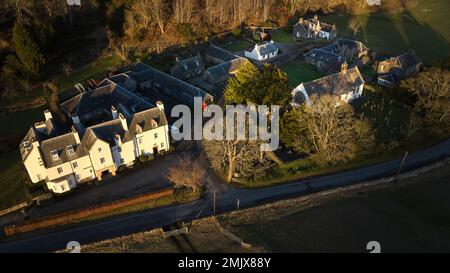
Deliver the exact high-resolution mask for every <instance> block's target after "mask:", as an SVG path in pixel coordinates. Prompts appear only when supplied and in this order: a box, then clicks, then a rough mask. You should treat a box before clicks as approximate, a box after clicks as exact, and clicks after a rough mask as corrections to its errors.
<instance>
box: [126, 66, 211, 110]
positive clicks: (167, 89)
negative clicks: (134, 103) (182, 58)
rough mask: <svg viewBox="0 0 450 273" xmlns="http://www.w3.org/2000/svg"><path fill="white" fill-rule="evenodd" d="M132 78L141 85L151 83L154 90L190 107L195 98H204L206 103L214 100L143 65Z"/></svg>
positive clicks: (201, 91) (137, 68)
mask: <svg viewBox="0 0 450 273" xmlns="http://www.w3.org/2000/svg"><path fill="white" fill-rule="evenodd" d="M135 71H137V72H135ZM130 76H131V77H133V78H134V79H136V81H137V82H139V83H141V82H146V81H151V82H152V83H153V84H152V87H153V88H156V89H158V90H159V91H162V92H163V93H166V94H167V95H169V96H172V97H174V98H175V99H178V100H180V101H183V102H184V103H186V104H188V105H193V102H194V97H202V98H203V100H204V101H206V100H212V99H213V97H212V96H211V95H210V94H208V93H206V92H205V91H203V90H202V89H200V88H198V87H196V86H193V85H191V84H189V83H187V82H185V81H182V80H180V79H178V78H175V77H174V76H172V75H169V74H166V73H164V72H162V71H159V70H157V69H155V68H153V67H151V66H149V65H146V64H143V63H138V64H137V65H136V67H135V68H134V69H132V71H131V72H130Z"/></svg>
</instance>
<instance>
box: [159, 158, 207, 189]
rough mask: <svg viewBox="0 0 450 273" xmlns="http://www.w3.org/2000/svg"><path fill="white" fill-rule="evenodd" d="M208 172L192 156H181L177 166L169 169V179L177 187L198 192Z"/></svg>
mask: <svg viewBox="0 0 450 273" xmlns="http://www.w3.org/2000/svg"><path fill="white" fill-rule="evenodd" d="M205 174H206V170H205V169H204V168H203V167H202V166H201V165H200V164H199V163H198V160H197V159H196V158H193V156H192V155H190V154H187V153H186V154H183V155H182V156H180V158H179V160H178V162H177V164H176V165H175V166H173V167H171V168H170V169H169V174H168V175H167V178H168V179H169V180H170V181H171V182H172V183H174V184H175V185H179V186H185V187H188V188H190V189H192V190H193V191H194V192H196V191H197V190H198V189H199V188H200V187H201V186H202V185H203V180H204V178H205Z"/></svg>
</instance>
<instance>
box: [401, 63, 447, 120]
mask: <svg viewBox="0 0 450 273" xmlns="http://www.w3.org/2000/svg"><path fill="white" fill-rule="evenodd" d="M401 86H402V87H403V88H405V89H406V90H408V91H409V92H410V93H411V94H413V95H415V96H416V97H417V102H416V106H417V107H418V108H422V109H424V110H425V111H429V112H433V111H434V110H435V108H436V107H438V106H439V104H440V102H441V101H442V100H444V99H448V98H449V97H450V91H449V90H450V72H449V71H448V70H443V69H441V68H431V69H429V70H426V71H424V72H422V73H420V74H419V76H418V77H412V78H409V79H407V80H405V81H403V82H402V83H401Z"/></svg>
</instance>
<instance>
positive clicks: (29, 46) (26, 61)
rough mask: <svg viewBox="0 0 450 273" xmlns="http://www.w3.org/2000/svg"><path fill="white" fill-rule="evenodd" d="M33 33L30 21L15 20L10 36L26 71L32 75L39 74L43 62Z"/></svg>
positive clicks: (43, 57)
mask: <svg viewBox="0 0 450 273" xmlns="http://www.w3.org/2000/svg"><path fill="white" fill-rule="evenodd" d="M34 33H36V31H33V27H32V25H31V24H30V23H28V22H26V21H24V20H21V21H16V23H15V25H14V28H13V38H12V40H13V43H14V48H15V50H16V54H17V56H18V57H19V59H20V61H21V63H22V64H23V67H24V69H25V71H26V73H28V74H29V75H30V76H32V77H36V76H37V75H39V73H40V71H41V69H42V67H43V65H44V63H45V56H44V54H43V52H42V50H41V48H40V45H39V42H38V39H37V37H36V36H35V34H34Z"/></svg>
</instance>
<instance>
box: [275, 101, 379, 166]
mask: <svg viewBox="0 0 450 273" xmlns="http://www.w3.org/2000/svg"><path fill="white" fill-rule="evenodd" d="M291 111H292V112H291V113H290V116H288V118H287V119H288V120H284V121H283V124H287V126H285V128H290V130H291V131H292V132H286V133H287V134H288V136H287V137H285V138H284V139H288V140H289V141H285V140H284V142H285V144H287V145H288V146H290V147H291V148H293V149H294V150H295V151H297V152H299V153H302V154H308V155H310V156H311V157H312V158H314V159H315V160H316V162H318V163H338V162H346V161H348V160H350V159H353V158H354V157H355V156H356V154H357V152H358V150H359V148H360V147H370V146H371V140H372V139H373V137H372V131H371V128H370V126H369V124H368V123H367V122H365V121H362V120H359V119H357V118H355V117H354V112H353V108H352V107H351V106H350V105H348V104H344V103H342V102H340V101H339V98H338V97H335V96H331V95H322V96H320V97H317V96H312V97H311V105H310V106H302V108H300V109H299V110H297V109H293V110H291ZM294 131H295V132H294Z"/></svg>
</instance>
